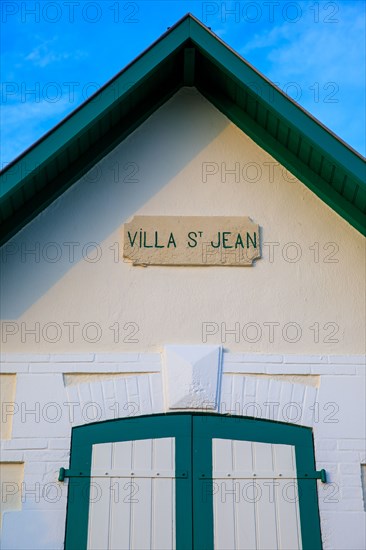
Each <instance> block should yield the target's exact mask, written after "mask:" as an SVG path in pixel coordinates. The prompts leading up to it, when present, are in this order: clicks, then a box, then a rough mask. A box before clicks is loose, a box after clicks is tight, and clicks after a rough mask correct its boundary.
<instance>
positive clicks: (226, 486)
mask: <svg viewBox="0 0 366 550" xmlns="http://www.w3.org/2000/svg"><path fill="white" fill-rule="evenodd" d="M232 469H233V453H232V441H231V440H229V439H213V440H212V470H213V476H212V477H213V478H214V479H213V493H214V496H213V499H214V503H213V505H214V541H215V550H227V549H228V548H232V549H233V550H234V549H235V548H236V547H235V514H234V510H235V500H236V499H237V498H238V495H237V489H238V488H237V486H236V485H235V482H234V480H233V479H230V478H225V479H215V473H216V472H231V471H232ZM215 519H219V521H215Z"/></svg>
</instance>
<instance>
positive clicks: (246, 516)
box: [233, 441, 257, 550]
mask: <svg viewBox="0 0 366 550" xmlns="http://www.w3.org/2000/svg"><path fill="white" fill-rule="evenodd" d="M233 443H234V471H247V472H253V453H252V442H251V441H234V442H233ZM238 483H239V487H240V499H239V502H238V503H237V505H236V507H235V521H236V525H237V529H236V548H238V549H239V548H240V550H253V548H256V547H257V525H256V515H255V506H254V505H253V502H252V501H251V500H250V498H248V496H249V497H251V494H252V493H253V488H252V485H253V481H252V480H250V479H239V480H238Z"/></svg>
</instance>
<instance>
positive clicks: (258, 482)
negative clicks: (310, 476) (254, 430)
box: [212, 439, 302, 550]
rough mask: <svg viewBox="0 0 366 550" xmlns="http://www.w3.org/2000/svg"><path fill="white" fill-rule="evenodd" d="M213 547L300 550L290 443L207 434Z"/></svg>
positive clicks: (216, 549) (294, 465) (217, 549)
mask: <svg viewBox="0 0 366 550" xmlns="http://www.w3.org/2000/svg"><path fill="white" fill-rule="evenodd" d="M212 461H213V498H214V547H215V550H228V549H230V550H272V549H273V550H278V549H281V550H300V549H301V548H302V546H301V529H300V514H299V503H298V489H297V480H296V477H297V476H296V463H295V449H294V447H293V446H291V445H282V444H270V443H255V442H251V441H235V440H230V439H213V441H212Z"/></svg>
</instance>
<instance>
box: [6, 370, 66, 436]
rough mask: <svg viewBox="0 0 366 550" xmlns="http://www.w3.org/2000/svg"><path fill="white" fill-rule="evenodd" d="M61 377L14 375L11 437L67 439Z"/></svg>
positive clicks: (51, 375) (63, 389)
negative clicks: (14, 409) (15, 407)
mask: <svg viewBox="0 0 366 550" xmlns="http://www.w3.org/2000/svg"><path fill="white" fill-rule="evenodd" d="M65 401H67V396H66V392H65V388H64V384H63V378H62V375H61V374H19V375H17V385H16V396H15V403H16V405H17V407H18V408H17V412H16V414H14V418H13V438H20V437H24V438H29V437H32V438H33V437H41V438H44V437H68V436H69V435H70V431H71V426H70V422H69V420H68V409H67V406H65V405H64V403H65Z"/></svg>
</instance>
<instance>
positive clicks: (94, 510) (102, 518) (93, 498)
mask: <svg viewBox="0 0 366 550" xmlns="http://www.w3.org/2000/svg"><path fill="white" fill-rule="evenodd" d="M111 466H112V444H111V443H102V444H100V445H93V456H92V471H91V475H93V471H94V470H95V469H106V471H108V470H110V469H111ZM109 486H110V478H109V477H103V478H101V477H98V478H93V477H92V478H91V487H90V505H89V530H88V549H89V550H100V548H109V513H110V497H109V495H110V491H109Z"/></svg>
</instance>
